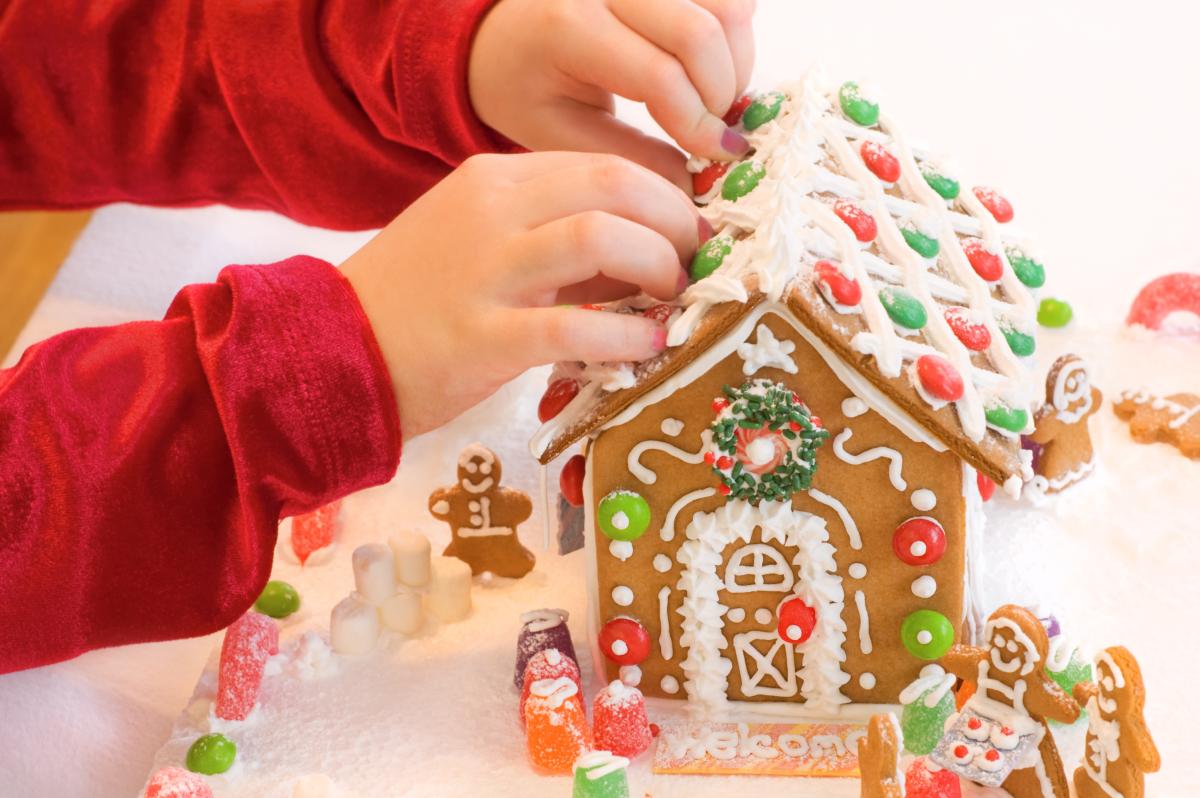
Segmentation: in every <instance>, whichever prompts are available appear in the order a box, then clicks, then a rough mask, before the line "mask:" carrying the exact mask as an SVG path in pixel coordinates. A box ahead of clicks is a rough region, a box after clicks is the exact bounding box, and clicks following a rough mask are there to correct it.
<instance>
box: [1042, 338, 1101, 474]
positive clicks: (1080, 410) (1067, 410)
mask: <svg viewBox="0 0 1200 798" xmlns="http://www.w3.org/2000/svg"><path fill="white" fill-rule="evenodd" d="M1103 398H1104V397H1103V395H1102V394H1101V393H1100V391H1099V390H1098V389H1097V388H1096V387H1095V386H1093V385H1092V378H1091V375H1090V373H1089V372H1088V367H1087V364H1086V363H1084V362H1083V359H1082V358H1080V357H1079V356H1078V355H1063V356H1062V357H1060V358H1059V359H1058V360H1056V361H1054V365H1053V366H1051V367H1050V373H1049V374H1047V375H1046V403H1045V404H1044V405H1042V406H1041V407H1040V408H1039V409H1038V411H1037V413H1036V414H1034V425H1035V429H1034V432H1033V435H1031V436H1030V438H1031V439H1032V440H1033V442H1034V443H1038V444H1041V446H1042V447H1043V448H1042V453H1041V456H1040V457H1039V458H1038V461H1037V464H1036V470H1037V472H1038V474H1039V475H1041V478H1042V479H1044V480H1045V482H1046V485H1045V486H1044V487H1043V490H1044V491H1045V492H1046V493H1057V492H1058V491H1060V490H1063V489H1064V488H1067V487H1069V486H1071V485H1074V484H1075V483H1076V482H1078V481H1079V480H1081V479H1083V478H1084V477H1086V476H1087V475H1088V474H1090V473H1091V472H1092V469H1093V468H1094V467H1095V463H1094V457H1095V453H1094V451H1093V450H1092V438H1091V434H1090V433H1089V432H1088V419H1089V418H1091V416H1092V414H1094V413H1095V412H1096V411H1097V410H1099V409H1100V402H1101V401H1102V400H1103Z"/></svg>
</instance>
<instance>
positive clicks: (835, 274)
mask: <svg viewBox="0 0 1200 798" xmlns="http://www.w3.org/2000/svg"><path fill="white" fill-rule="evenodd" d="M813 269H814V271H816V273H817V277H818V278H819V279H820V280H821V283H822V284H823V285H824V286H825V288H826V289H827V290H828V291H829V296H830V297H832V298H833V301H834V302H836V303H837V304H839V305H849V306H851V307H853V306H854V305H857V304H858V303H859V302H860V301H862V287H861V286H860V285H859V284H858V281H857V280H855V279H853V278H851V277H847V276H846V275H844V274H842V272H841V271H840V270H839V269H838V267H837V264H835V263H833V262H832V261H828V260H819V261H817V263H816V265H815V266H814V267H813Z"/></svg>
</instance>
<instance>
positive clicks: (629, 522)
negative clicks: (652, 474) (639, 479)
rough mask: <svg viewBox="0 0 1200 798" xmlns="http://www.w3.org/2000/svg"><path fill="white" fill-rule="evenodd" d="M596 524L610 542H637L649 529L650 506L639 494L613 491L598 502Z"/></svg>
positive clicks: (629, 491)
mask: <svg viewBox="0 0 1200 798" xmlns="http://www.w3.org/2000/svg"><path fill="white" fill-rule="evenodd" d="M596 524H597V526H599V527H600V531H601V532H603V533H604V534H605V535H606V536H607V537H608V538H609V539H611V540H631V541H632V540H637V539H638V538H640V537H641V536H642V535H644V534H645V533H646V530H647V529H648V528H649V527H650V504H649V503H648V502H647V501H646V499H645V498H644V497H643V496H642V495H641V494H639V493H634V492H633V491H631V490H614V491H613V492H612V493H610V494H608V495H607V496H605V497H604V498H603V499H601V500H600V506H599V507H598V508H597V511H596Z"/></svg>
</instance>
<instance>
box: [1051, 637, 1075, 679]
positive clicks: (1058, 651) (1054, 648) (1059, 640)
mask: <svg viewBox="0 0 1200 798" xmlns="http://www.w3.org/2000/svg"><path fill="white" fill-rule="evenodd" d="M1075 650H1076V646H1075V642H1074V641H1073V640H1071V639H1070V638H1069V637H1067V636H1066V635H1064V634H1057V635H1055V636H1054V637H1052V638H1050V648H1049V649H1048V650H1047V651H1046V670H1048V671H1050V672H1051V673H1062V672H1063V671H1065V670H1066V669H1067V666H1068V665H1070V664H1071V658H1072V656H1073V655H1074V653H1075Z"/></svg>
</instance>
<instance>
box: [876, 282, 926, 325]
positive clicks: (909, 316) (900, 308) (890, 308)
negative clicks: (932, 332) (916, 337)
mask: <svg viewBox="0 0 1200 798" xmlns="http://www.w3.org/2000/svg"><path fill="white" fill-rule="evenodd" d="M879 302H880V304H881V305H883V309H884V310H886V311H887V314H888V317H889V318H891V320H892V321H893V322H895V323H896V324H897V325H899V326H900V327H904V328H905V329H907V330H919V329H921V328H922V327H924V326H925V323H926V322H928V321H929V315H928V313H926V311H925V306H924V305H922V304H921V301H920V300H919V299H917V298H916V297H915V296H913V295H912V294H911V293H909V292H908V290H907V289H904V288H901V287H900V286H898V285H888V286H884V287H883V288H881V289H879Z"/></svg>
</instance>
